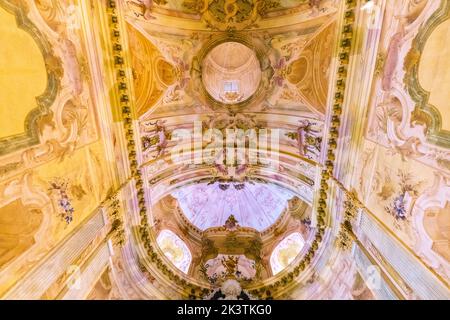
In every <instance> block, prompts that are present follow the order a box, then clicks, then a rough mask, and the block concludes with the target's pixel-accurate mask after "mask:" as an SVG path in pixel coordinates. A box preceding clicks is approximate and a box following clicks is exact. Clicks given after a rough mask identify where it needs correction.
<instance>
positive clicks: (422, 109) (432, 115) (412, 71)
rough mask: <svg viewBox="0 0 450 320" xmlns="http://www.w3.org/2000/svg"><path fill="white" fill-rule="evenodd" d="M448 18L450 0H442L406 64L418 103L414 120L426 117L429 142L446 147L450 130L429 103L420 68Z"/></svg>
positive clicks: (408, 81)
mask: <svg viewBox="0 0 450 320" xmlns="http://www.w3.org/2000/svg"><path fill="white" fill-rule="evenodd" d="M448 19H450V1H442V2H441V5H440V7H439V9H438V10H437V11H436V12H434V13H433V15H432V16H431V17H430V18H429V19H428V21H427V22H426V23H425V24H424V26H423V27H422V28H421V29H420V30H419V33H418V34H417V36H416V38H415V39H414V40H413V43H412V48H411V50H410V51H409V53H408V55H407V56H406V58H405V66H404V68H405V71H406V73H405V78H404V82H405V85H406V86H407V88H408V91H409V94H410V96H411V98H412V99H413V101H414V102H415V103H416V108H415V110H414V114H413V118H412V121H414V119H422V118H425V119H426V121H427V134H426V136H427V140H428V142H430V143H431V144H434V145H436V146H440V147H444V148H450V131H448V130H444V129H443V128H442V115H441V114H440V112H439V110H438V109H437V108H436V107H435V106H433V105H432V104H430V103H429V98H430V92H428V91H426V90H425V89H424V88H423V87H422V85H421V84H420V82H419V68H420V61H421V57H422V54H423V51H424V49H425V46H426V43H427V41H428V39H429V37H430V36H431V34H432V33H433V31H435V30H436V28H437V27H439V26H440V25H441V24H442V23H444V22H445V21H447V20H448Z"/></svg>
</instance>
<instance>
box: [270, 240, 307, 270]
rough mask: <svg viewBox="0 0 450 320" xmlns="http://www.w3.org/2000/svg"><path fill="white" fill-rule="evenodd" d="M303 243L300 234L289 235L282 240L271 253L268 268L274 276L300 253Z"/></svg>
mask: <svg viewBox="0 0 450 320" xmlns="http://www.w3.org/2000/svg"><path fill="white" fill-rule="evenodd" d="M304 244H305V241H304V240H303V237H302V236H301V234H300V233H298V232H295V233H291V234H290V235H289V236H287V237H286V238H284V239H283V240H282V241H281V242H280V243H279V244H278V245H277V246H276V247H275V249H274V250H273V251H272V255H271V256H270V266H271V267H272V273H273V274H274V275H275V274H277V273H279V272H280V271H282V270H283V269H284V268H286V267H287V266H288V265H289V264H290V263H291V262H292V261H293V260H294V259H295V258H296V257H297V255H298V254H299V253H300V251H301V250H302V248H303V246H304Z"/></svg>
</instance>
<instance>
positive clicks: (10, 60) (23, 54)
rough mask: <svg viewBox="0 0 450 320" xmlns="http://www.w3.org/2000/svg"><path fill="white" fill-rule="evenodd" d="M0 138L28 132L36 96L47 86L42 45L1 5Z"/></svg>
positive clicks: (35, 104)
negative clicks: (27, 121) (40, 47)
mask: <svg viewBox="0 0 450 320" xmlns="http://www.w3.org/2000/svg"><path fill="white" fill-rule="evenodd" d="M0 44H1V45H0V138H2V137H8V136H12V135H17V134H20V133H23V132H24V122H25V118H26V116H27V115H28V113H29V112H30V111H31V110H32V109H34V108H35V107H36V106H37V103H36V97H37V96H40V95H41V94H42V93H43V92H44V91H45V88H46V86H47V72H46V68H45V63H44V59H43V57H42V54H41V51H40V50H39V47H38V45H37V44H36V42H35V41H34V39H33V38H32V37H31V35H30V34H29V33H27V32H26V31H24V30H22V29H20V28H19V27H18V26H17V24H16V19H15V17H14V15H12V14H10V13H8V12H7V11H5V10H4V9H3V8H1V7H0Z"/></svg>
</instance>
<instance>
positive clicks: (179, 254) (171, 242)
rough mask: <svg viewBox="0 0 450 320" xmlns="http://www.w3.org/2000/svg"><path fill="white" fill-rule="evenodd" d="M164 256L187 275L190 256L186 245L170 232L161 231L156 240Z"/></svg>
mask: <svg viewBox="0 0 450 320" xmlns="http://www.w3.org/2000/svg"><path fill="white" fill-rule="evenodd" d="M156 242H157V243H158V245H159V247H160V248H161V250H162V251H163V252H164V255H165V256H166V257H167V258H168V259H169V260H170V261H171V262H172V263H173V264H174V265H175V267H177V268H178V269H180V270H181V271H183V272H184V273H188V271H189V266H190V264H191V261H192V255H191V252H190V251H189V248H188V247H187V245H186V243H184V241H183V240H181V239H180V237H178V236H177V235H176V234H175V233H173V232H172V231H170V230H162V231H161V232H160V234H159V235H158V238H157V239H156Z"/></svg>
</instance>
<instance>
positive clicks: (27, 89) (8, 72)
mask: <svg viewBox="0 0 450 320" xmlns="http://www.w3.org/2000/svg"><path fill="white" fill-rule="evenodd" d="M0 10H2V12H4V14H3V13H2V19H4V22H5V23H9V21H8V20H7V19H9V18H10V16H11V20H12V21H14V20H15V23H16V26H15V27H13V26H9V25H7V26H2V31H1V37H0V39H3V40H2V41H6V42H7V43H6V44H5V45H4V46H3V47H2V50H1V51H0V57H1V59H2V61H5V62H6V61H8V64H5V65H3V64H1V65H0V66H1V69H2V74H3V75H4V76H3V75H2V78H1V81H0V83H2V87H3V89H2V91H3V92H4V93H7V94H8V96H5V97H3V96H2V95H0V98H1V103H2V104H7V106H6V105H5V106H3V107H5V109H4V110H9V108H13V109H16V112H17V113H18V114H21V112H22V111H24V112H25V114H24V115H25V116H24V118H23V119H16V116H17V115H16V116H15V117H10V116H9V115H6V114H5V115H3V114H2V118H3V119H5V120H7V122H1V127H2V129H0V133H1V136H0V156H1V155H5V154H8V153H11V152H13V151H17V150H20V149H24V148H26V147H30V146H33V145H37V144H39V133H40V132H39V122H40V121H41V120H42V119H44V118H45V117H48V116H49V115H51V111H50V107H51V105H52V103H53V102H54V101H55V98H56V94H57V91H58V90H59V88H60V77H61V60H60V59H58V58H57V57H55V56H54V51H53V48H52V45H51V43H50V41H49V40H48V39H47V37H46V35H45V34H44V33H43V32H41V31H40V29H39V27H38V26H36V25H35V24H34V23H33V22H32V21H31V20H30V19H29V18H28V16H27V14H28V12H29V10H30V9H29V8H28V5H27V4H26V3H25V2H22V3H21V2H15V1H7V0H2V1H0ZM15 29H17V30H15ZM10 36H12V37H13V41H10V40H8V37H10ZM11 40H12V39H11ZM33 42H34V43H33ZM24 49H25V51H24ZM25 52H26V55H25V56H23V57H21V54H23V53H25ZM10 55H14V56H16V60H14V61H9V60H8V59H9V58H8V57H7V56H10ZM28 62H29V63H30V65H28V66H27V69H26V70H28V71H27V72H28V73H26V75H27V76H28V77H29V78H28V80H31V81H32V83H30V82H27V79H24V78H21V77H23V75H24V72H23V71H21V73H20V74H18V73H17V71H18V70H20V68H21V67H22V68H23V67H24V65H26V64H27V63H28ZM39 65H42V67H43V68H40V67H39ZM22 70H23V69H22ZM40 73H43V74H40ZM33 89H34V90H37V91H33ZM28 95H31V96H30V97H28ZM33 95H34V96H33ZM15 97H17V98H15ZM29 98H31V100H33V99H34V100H35V101H32V102H31V103H32V105H29V106H27V105H25V106H24V105H22V104H23V103H24V101H26V102H28V100H29ZM27 111H28V112H27ZM3 121H4V120H3ZM14 122H18V123H19V127H20V125H21V127H22V128H21V130H20V129H19V130H15V128H10V130H5V129H7V128H9V127H11V125H12V123H14Z"/></svg>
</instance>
